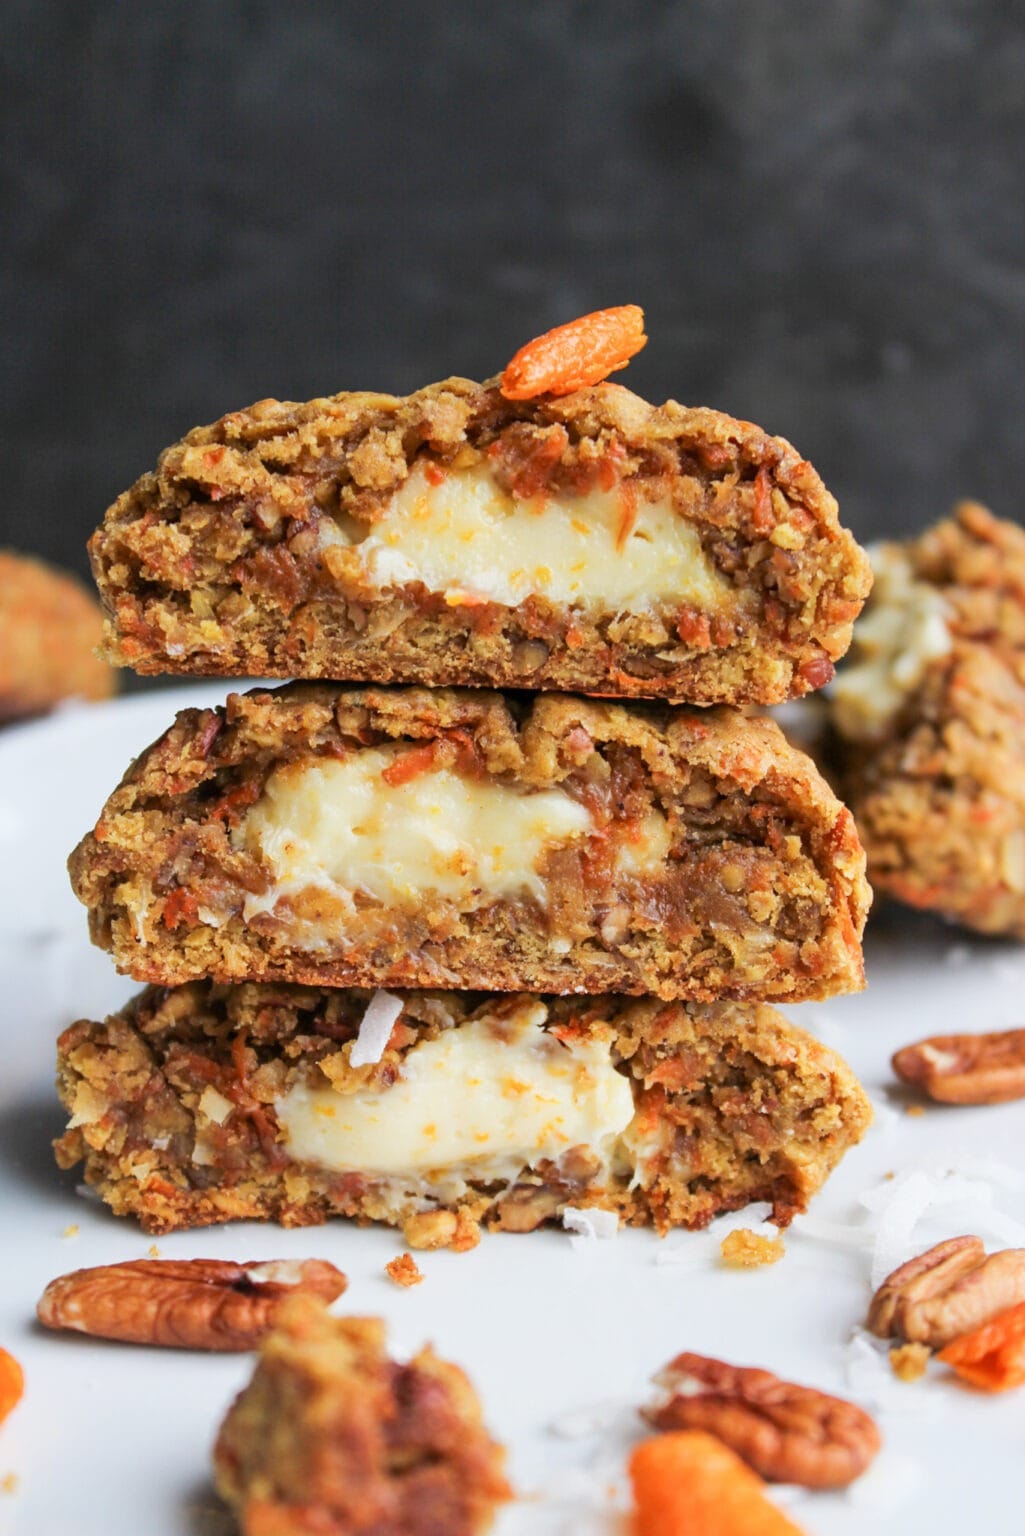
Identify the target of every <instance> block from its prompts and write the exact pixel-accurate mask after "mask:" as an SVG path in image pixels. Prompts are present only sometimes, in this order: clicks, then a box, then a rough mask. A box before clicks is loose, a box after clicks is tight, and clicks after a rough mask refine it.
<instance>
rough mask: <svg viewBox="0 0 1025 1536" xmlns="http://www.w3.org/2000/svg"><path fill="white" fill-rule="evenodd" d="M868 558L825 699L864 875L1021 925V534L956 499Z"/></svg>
mask: <svg viewBox="0 0 1025 1536" xmlns="http://www.w3.org/2000/svg"><path fill="white" fill-rule="evenodd" d="M873 563H874V565H875V569H876V586H875V589H874V592H873V596H872V599H871V603H870V606H869V607H868V609H867V610H866V612H865V615H864V617H863V618H862V619H861V620H860V621H859V623H858V625H857V628H856V631H855V643H854V647H853V649H852V652H851V655H850V658H849V659H848V661H847V662H846V663H845V665H844V666H843V667H842V668H841V670H840V672H839V673H838V675H837V678H836V682H835V683H834V685H833V688H832V690H831V697H830V713H831V720H832V725H833V728H834V741H833V744H832V748H831V755H832V757H833V760H834V762H835V764H836V768H837V772H836V779H837V782H838V784H839V785H840V787H841V789H842V792H843V793H844V794H845V795H846V796H847V798H848V800H849V802H850V805H851V808H852V810H853V812H854V815H855V818H856V820H857V824H858V829H859V832H860V834H861V837H862V839H863V841H864V844H865V848H866V851H867V854H868V860H869V874H870V877H871V880H872V883H873V885H874V886H875V887H876V888H877V889H878V890H880V891H881V892H885V893H886V894H888V895H891V896H894V897H897V898H898V899H900V900H902V901H905V902H907V903H909V904H910V905H912V906H915V907H920V908H927V909H930V910H933V911H936V912H939V913H942V914H944V915H945V916H947V917H950V918H952V919H953V920H955V921H957V922H960V923H963V924H964V925H965V926H967V927H971V928H975V929H978V930H980V931H982V932H986V933H1006V934H1011V935H1016V936H1018V937H1025V532H1023V530H1022V529H1021V528H1019V527H1018V526H1017V525H1016V524H1014V523H1010V522H1006V521H1002V520H1000V519H998V518H995V517H993V516H992V514H991V513H989V512H987V511H986V509H985V508H984V507H980V506H979V505H978V504H977V503H974V502H964V503H962V504H961V505H960V506H958V507H957V508H956V509H955V512H954V515H953V516H952V517H951V518H948V519H946V520H944V521H943V522H941V523H939V524H937V525H936V527H934V528H932V529H929V530H928V531H927V532H926V533H924V534H923V535H922V536H921V537H920V538H918V539H916V540H914V541H912V542H910V543H907V544H884V545H881V546H879V547H878V549H877V550H875V551H874V552H873Z"/></svg>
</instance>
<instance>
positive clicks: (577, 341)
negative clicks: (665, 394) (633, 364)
mask: <svg viewBox="0 0 1025 1536" xmlns="http://www.w3.org/2000/svg"><path fill="white" fill-rule="evenodd" d="M647 340H648V338H647V336H645V334H644V311H643V309H639V308H638V307H637V305H636V304H622V305H620V306H619V308H618V309H596V310H595V311H594V312H593V313H592V314H590V315H581V317H580V319H579V320H571V321H570V322H569V323H568V325H557V326H556V327H555V329H554V331H546V332H545V333H544V335H543V336H535V338H534V340H533V341H528V342H527V345H526V346H525V347H521V348H520V350H519V351H518V352H517V354H516V356H515V357H514V358H513V360H512V362H511V363H509V365H508V367H507V368H506V370H505V372H504V373H503V374H502V382H501V385H500V388H501V391H502V394H503V395H504V396H505V398H506V399H507V400H533V399H534V398H535V397H536V396H537V395H571V394H572V393H573V391H574V390H575V389H583V388H585V386H586V385H588V384H600V383H601V381H602V379H607V378H608V376H609V374H610V373H615V372H616V371H617V370H618V369H620V368H625V367H626V365H627V363H628V362H629V361H630V359H631V358H632V357H633V356H635V354H636V353H638V352H639V351H640V350H641V348H642V347H643V346H644V345H645V343H646V342H647Z"/></svg>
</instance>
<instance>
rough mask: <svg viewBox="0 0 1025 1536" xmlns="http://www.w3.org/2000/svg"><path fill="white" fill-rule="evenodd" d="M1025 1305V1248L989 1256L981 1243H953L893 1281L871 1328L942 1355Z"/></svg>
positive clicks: (877, 1304) (882, 1290) (883, 1289)
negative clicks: (960, 1339) (941, 1351)
mask: <svg viewBox="0 0 1025 1536" xmlns="http://www.w3.org/2000/svg"><path fill="white" fill-rule="evenodd" d="M1019 1301H1025V1248H1006V1249H1004V1250H1003V1252H1001V1253H991V1254H989V1255H988V1256H987V1254H986V1249H985V1246H984V1244H983V1242H982V1239H981V1238H978V1237H950V1238H948V1239H947V1240H946V1242H943V1243H937V1244H936V1246H935V1248H930V1249H929V1250H928V1251H927V1252H926V1253H920V1254H919V1255H918V1257H917V1258H914V1259H909V1260H908V1262H907V1263H906V1264H902V1265H901V1266H900V1268H899V1269H895V1270H894V1272H893V1274H892V1275H888V1276H887V1278H886V1279H885V1280H884V1281H883V1283H882V1285H881V1286H880V1287H879V1289H878V1291H876V1293H875V1295H874V1296H873V1298H872V1304H871V1306H870V1307H869V1310H868V1326H869V1328H870V1329H871V1331H872V1332H873V1333H874V1334H877V1335H878V1337H879V1338H881V1339H889V1338H898V1339H907V1340H909V1341H910V1342H912V1343H917V1344H928V1345H929V1347H930V1348H931V1349H942V1348H943V1346H944V1345H945V1344H949V1343H950V1341H951V1340H952V1339H956V1338H958V1337H959V1336H960V1335H961V1334H963V1333H968V1332H969V1331H970V1330H971V1329H973V1328H978V1327H979V1326H980V1325H981V1324H982V1323H985V1322H987V1321H988V1320H989V1319H990V1318H991V1317H995V1316H996V1314H997V1313H998V1312H1003V1311H1005V1310H1006V1308H1008V1307H1013V1306H1014V1305H1015V1304H1016V1303H1017V1302H1019Z"/></svg>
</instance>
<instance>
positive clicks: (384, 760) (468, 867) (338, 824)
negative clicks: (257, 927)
mask: <svg viewBox="0 0 1025 1536" xmlns="http://www.w3.org/2000/svg"><path fill="white" fill-rule="evenodd" d="M408 750H409V749H408V747H382V748H367V749H365V750H364V751H360V752H354V753H353V754H352V756H351V757H348V758H345V759H344V760H338V759H335V758H323V759H315V760H307V761H306V762H299V763H292V764H288V765H285V766H283V767H281V768H277V769H275V770H274V772H273V773H272V774H271V775H270V777H269V778H268V780H267V783H266V785H265V787H264V791H263V794H262V796H261V798H260V799H259V800H258V801H257V802H256V804H255V805H254V806H253V807H252V809H251V810H250V811H249V812H248V814H247V815H246V817H245V819H244V821H243V823H242V825H241V826H240V828H239V829H238V831H237V833H236V834H235V841H236V844H237V846H240V847H242V848H244V849H246V850H247V851H248V852H250V853H255V854H257V855H258V856H259V857H260V858H261V859H262V860H263V861H264V862H265V863H266V864H267V865H269V867H270V870H271V872H272V875H273V877H274V881H275V884H276V887H277V891H276V894H275V895H274V899H275V900H276V899H277V895H280V894H284V893H286V892H289V891H297V890H300V889H303V888H308V887H310V886H314V887H318V888H323V889H327V890H330V891H332V892H334V893H336V894H337V893H339V892H340V893H343V894H349V895H351V894H352V893H353V892H356V891H361V892H363V893H365V894H366V895H368V896H370V897H372V898H374V899H375V900H377V901H381V902H384V903H388V904H394V903H399V904H409V903H411V902H416V901H417V900H419V899H420V898H421V897H422V896H423V893H424V892H425V891H428V890H430V891H436V892H437V893H438V894H439V895H442V896H445V897H448V898H449V899H450V900H452V901H455V902H458V903H459V904H460V905H461V906H463V907H464V908H465V907H472V906H477V905H483V904H485V903H486V902H488V901H492V900H498V899H501V898H513V897H519V896H524V895H529V896H533V897H534V898H535V899H536V900H538V901H540V902H544V900H545V894H546V893H545V885H544V881H543V880H542V878H541V876H540V874H539V873H538V865H539V864H540V862H541V859H542V857H543V855H544V854H545V853H547V852H548V851H549V850H550V849H554V848H558V847H562V846H565V845H566V844H567V843H571V842H573V841H574V840H577V839H580V838H583V837H586V836H587V834H588V833H589V832H590V831H592V829H593V818H592V816H591V813H590V812H589V811H588V810H587V808H586V807H585V806H583V805H581V804H580V803H579V801H577V800H574V799H573V798H572V797H571V796H570V795H568V794H567V793H566V792H565V790H561V789H546V790H535V791H531V790H528V789H523V788H519V787H517V786H515V785H510V784H503V783H500V782H498V781H497V780H489V779H475V778H469V777H466V776H464V775H462V774H459V773H457V772H455V771H454V770H453V769H451V768H444V767H443V768H439V769H436V770H431V771H428V772H425V773H421V774H419V775H418V776H417V777H415V778H412V779H410V780H409V781H407V782H406V783H399V784H390V783H388V781H387V780H386V779H385V778H384V777H383V774H384V772H385V770H386V769H388V768H389V767H390V766H391V765H392V764H393V763H394V762H395V761H396V759H397V758H398V757H399V756H401V754H402V753H403V752H404V751H408ZM260 904H261V905H263V906H264V907H266V901H265V900H262V899H261V903H260ZM272 904H273V902H272Z"/></svg>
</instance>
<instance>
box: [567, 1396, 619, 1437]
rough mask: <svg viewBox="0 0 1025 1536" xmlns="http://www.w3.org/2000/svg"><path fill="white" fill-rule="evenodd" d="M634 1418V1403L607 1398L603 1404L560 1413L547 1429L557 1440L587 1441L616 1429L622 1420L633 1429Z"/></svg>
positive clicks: (593, 1404)
mask: <svg viewBox="0 0 1025 1536" xmlns="http://www.w3.org/2000/svg"><path fill="white" fill-rule="evenodd" d="M627 1416H628V1418H627ZM636 1418H637V1408H636V1405H635V1404H634V1403H632V1402H631V1403H626V1402H624V1401H623V1400H622V1399H621V1398H607V1399H606V1400H605V1401H604V1402H600V1403H592V1404H591V1406H590V1407H589V1408H576V1409H571V1410H570V1411H569V1412H568V1413H560V1414H559V1415H558V1416H557V1417H556V1418H554V1419H553V1420H552V1421H551V1423H550V1424H549V1426H548V1428H549V1430H550V1431H551V1433H552V1434H553V1435H555V1436H556V1437H557V1438H558V1439H559V1440H588V1439H590V1438H591V1437H592V1436H593V1435H601V1434H604V1433H605V1432H606V1431H607V1430H610V1429H613V1428H618V1427H619V1425H620V1424H621V1422H623V1421H624V1419H626V1421H627V1422H628V1423H629V1425H630V1427H631V1428H633V1426H634V1424H635V1422H636Z"/></svg>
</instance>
